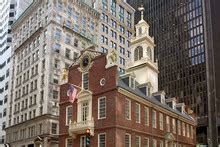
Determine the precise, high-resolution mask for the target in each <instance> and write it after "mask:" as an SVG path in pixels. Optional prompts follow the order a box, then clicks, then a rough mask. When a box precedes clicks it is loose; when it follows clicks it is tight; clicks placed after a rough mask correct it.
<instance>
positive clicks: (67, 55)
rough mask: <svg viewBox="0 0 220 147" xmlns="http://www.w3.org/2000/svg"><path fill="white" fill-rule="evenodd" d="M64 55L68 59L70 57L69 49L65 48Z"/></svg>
mask: <svg viewBox="0 0 220 147" xmlns="http://www.w3.org/2000/svg"><path fill="white" fill-rule="evenodd" d="M65 57H67V58H68V59H70V49H66V52H65Z"/></svg>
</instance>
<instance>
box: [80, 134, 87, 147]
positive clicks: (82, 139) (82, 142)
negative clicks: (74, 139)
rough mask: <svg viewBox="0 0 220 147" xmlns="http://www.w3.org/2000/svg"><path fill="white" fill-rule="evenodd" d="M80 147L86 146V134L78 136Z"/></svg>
mask: <svg viewBox="0 0 220 147" xmlns="http://www.w3.org/2000/svg"><path fill="white" fill-rule="evenodd" d="M80 147H86V136H81V137H80Z"/></svg>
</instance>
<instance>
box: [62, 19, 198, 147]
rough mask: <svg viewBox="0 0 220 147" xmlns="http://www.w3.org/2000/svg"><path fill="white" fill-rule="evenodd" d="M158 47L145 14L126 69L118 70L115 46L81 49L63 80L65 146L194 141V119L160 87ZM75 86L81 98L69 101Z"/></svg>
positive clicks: (148, 145) (116, 146)
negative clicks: (108, 49)
mask: <svg viewBox="0 0 220 147" xmlns="http://www.w3.org/2000/svg"><path fill="white" fill-rule="evenodd" d="M153 49H154V40H153V38H152V37H150V36H149V25H148V24H147V23H146V22H145V21H144V20H143V19H142V20H141V21H139V23H138V24H137V25H136V36H135V37H134V38H132V39H131V56H132V59H131V62H130V63H129V64H128V67H127V69H126V73H125V74H123V75H120V76H119V74H118V66H116V62H115V60H113V59H114V57H115V56H116V55H115V54H114V52H111V53H108V54H103V53H101V52H97V51H95V49H92V48H88V49H86V50H83V51H82V54H81V56H80V57H79V59H78V60H77V61H76V62H75V63H73V64H72V65H71V66H70V68H69V74H68V79H67V82H66V83H65V84H63V85H61V93H60V118H59V120H60V124H59V129H60V135H59V146H60V147H73V146H74V147H86V146H94V147H97V146H99V147H122V146H125V147H131V146H132V147H133V146H137V147H140V146H146V147H157V146H165V147H168V146H181V147H184V146H195V144H196V136H195V129H196V128H195V127H196V122H195V119H194V118H193V117H191V116H190V115H189V114H188V113H187V112H186V110H188V109H185V105H184V104H183V103H177V101H176V99H175V97H173V98H167V97H166V96H165V93H164V91H160V92H158V91H157V89H158V85H157V80H156V79H157V77H158V76H157V74H158V70H157V63H156V62H154V61H153V59H154V53H153ZM70 88H71V89H72V90H73V91H70V90H71V89H70ZM74 91H75V92H77V95H76V98H77V99H76V100H75V102H73V103H70V101H69V99H70V98H69V97H68V94H71V93H70V92H72V93H74ZM165 97H166V98H165Z"/></svg>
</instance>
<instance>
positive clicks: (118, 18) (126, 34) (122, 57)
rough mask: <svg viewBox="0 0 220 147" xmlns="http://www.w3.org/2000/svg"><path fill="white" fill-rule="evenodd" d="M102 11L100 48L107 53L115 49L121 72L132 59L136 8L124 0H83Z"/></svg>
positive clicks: (99, 33)
mask: <svg viewBox="0 0 220 147" xmlns="http://www.w3.org/2000/svg"><path fill="white" fill-rule="evenodd" d="M81 1H85V2H86V3H88V4H89V5H90V6H91V7H93V8H95V9H96V10H97V11H98V12H99V13H100V15H101V16H100V18H101V20H100V23H99V32H98V40H99V41H98V44H97V45H98V46H99V47H98V49H97V50H99V51H101V52H104V53H107V52H111V51H112V50H115V51H116V53H117V64H118V66H119V71H120V73H122V74H123V73H125V67H126V66H127V63H128V61H129V59H130V55H131V51H130V50H129V49H130V48H129V46H130V39H131V37H132V36H133V34H134V12H135V10H134V9H133V7H131V6H130V5H129V4H128V3H126V1H123V0H95V1H93V0H81Z"/></svg>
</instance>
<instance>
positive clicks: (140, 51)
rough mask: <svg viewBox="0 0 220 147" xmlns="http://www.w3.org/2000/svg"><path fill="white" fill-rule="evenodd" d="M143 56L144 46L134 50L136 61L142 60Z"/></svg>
mask: <svg viewBox="0 0 220 147" xmlns="http://www.w3.org/2000/svg"><path fill="white" fill-rule="evenodd" d="M142 57H143V47H141V46H138V47H137V48H136V49H135V50H134V61H137V60H140V59H141V58H142Z"/></svg>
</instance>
